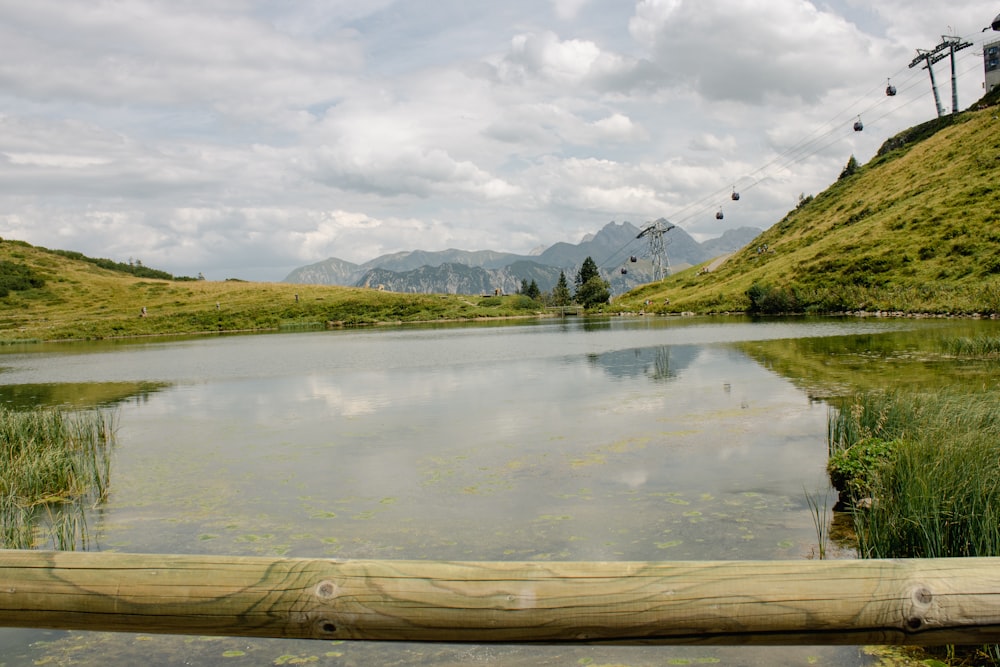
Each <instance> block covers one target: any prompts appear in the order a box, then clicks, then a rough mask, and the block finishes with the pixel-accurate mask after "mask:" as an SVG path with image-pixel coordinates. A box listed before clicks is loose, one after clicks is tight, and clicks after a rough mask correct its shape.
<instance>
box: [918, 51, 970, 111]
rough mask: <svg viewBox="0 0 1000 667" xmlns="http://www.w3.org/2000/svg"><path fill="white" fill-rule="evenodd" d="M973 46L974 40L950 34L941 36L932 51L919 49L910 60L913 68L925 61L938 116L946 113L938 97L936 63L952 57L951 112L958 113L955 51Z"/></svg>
mask: <svg viewBox="0 0 1000 667" xmlns="http://www.w3.org/2000/svg"><path fill="white" fill-rule="evenodd" d="M970 46H972V42H965V41H962V38H961V37H952V36H949V35H942V36H941V43H940V44H938V45H937V46H935V47H934V48H933V49H932V50H931V51H925V50H924V49H917V57H916V58H914V59H913V60H912V61H910V69H913V68H914V67H916V66H917V65H919V64H920V61H924V62H925V63H926V64H925V65H924V69H925V70H927V72H928V73H929V74H930V76H931V90H933V91H934V104H935V106H937V114H938V118H940V117H941V116H943V115H944V107H943V106H941V98H939V97H938V89H937V83H936V82H935V81H934V63H936V62H938V61H939V60H944V59H945V58H947V57H949V56H950V57H951V112H952V113H958V83H957V81H956V77H955V52H956V51H961V50H962V49H967V48H968V47H970Z"/></svg>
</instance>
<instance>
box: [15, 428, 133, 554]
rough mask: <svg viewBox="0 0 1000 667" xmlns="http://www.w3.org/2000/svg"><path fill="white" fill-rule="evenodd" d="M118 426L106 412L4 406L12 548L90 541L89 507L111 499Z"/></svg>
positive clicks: (65, 545) (66, 545) (61, 546)
mask: <svg viewBox="0 0 1000 667" xmlns="http://www.w3.org/2000/svg"><path fill="white" fill-rule="evenodd" d="M114 432H115V416H114V415H113V414H111V413H107V412H104V411H100V410H90V411H84V412H64V411H60V410H51V409H48V410H29V411H13V410H9V409H6V408H0V469H3V470H4V471H5V472H4V474H3V476H2V477H0V537H2V539H3V545H2V546H3V547H4V548H29V547H31V546H34V545H35V544H36V543H38V542H42V543H44V544H47V545H51V546H52V547H54V548H59V549H72V548H75V547H76V545H77V544H82V545H85V544H86V521H85V519H84V513H83V510H84V507H85V505H87V504H88V503H89V504H96V503H99V502H102V501H104V500H105V499H107V495H108V489H109V482H110V478H111V450H112V448H113V444H114ZM42 529H44V530H42ZM39 531H42V532H41V534H39Z"/></svg>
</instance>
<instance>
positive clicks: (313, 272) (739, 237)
mask: <svg viewBox="0 0 1000 667" xmlns="http://www.w3.org/2000/svg"><path fill="white" fill-rule="evenodd" d="M663 222H666V221H663ZM640 231H641V230H640V229H639V228H638V227H636V226H635V225H633V224H632V223H629V222H622V223H615V222H609V223H608V224H607V225H605V226H604V228H603V229H601V230H600V231H599V232H597V233H596V234H593V235H590V234H588V235H587V236H586V237H584V239H583V240H582V241H581V242H580V243H577V244H572V243H565V242H560V243H556V244H554V245H552V246H549V247H548V248H545V249H544V250H542V251H541V252H539V253H538V254H532V255H518V254H515V253H507V252H497V251H493V250H474V251H469V250H454V249H451V250H441V251H425V250H413V251H409V252H397V253H392V254H389V255H382V256H381V257H376V258H375V259H373V260H370V261H367V262H365V263H364V264H354V263H353V262H347V261H345V260H342V259H337V258H336V257H331V258H330V259H326V260H323V261H322V262H317V263H316V264H310V265H308V266H303V267H300V268H298V269H295V270H294V271H292V272H291V273H289V274H288V276H287V277H286V278H285V280H284V282H287V283H309V284H319V285H345V286H354V287H372V288H384V289H386V290H389V291H392V292H410V293H430V294H492V293H494V291H495V290H498V289H499V290H502V291H503V292H504V293H505V294H511V293H514V292H516V291H517V290H518V289H520V287H521V281H522V280H527V281H528V282H529V283H530V282H531V281H532V280H534V281H535V283H536V284H537V285H538V288H539V289H540V290H542V291H543V292H547V291H550V290H552V288H553V287H555V285H556V283H557V282H558V280H559V273H560V271H562V272H565V274H566V279H567V280H568V281H569V283H570V286H571V288H572V284H573V279H574V278H575V277H576V273H577V271H578V270H579V268H580V265H581V264H582V263H583V260H584V259H586V258H587V257H591V258H593V260H594V261H595V262H597V263H598V266H599V267H600V269H601V272H602V274H604V277H605V278H606V279H607V280H608V281H609V282H610V283H611V289H612V292H613V293H615V294H620V293H622V292H626V291H628V290H630V289H632V288H633V287H635V286H636V285H640V284H643V283H648V282H651V281H652V280H653V264H652V261H651V259H650V254H649V247H648V245H647V244H646V242H645V240H644V239H637V238H636V237H637V236H638V235H639V232H640ZM761 232H762V230H760V229H758V228H756V227H740V228H738V229H731V230H729V231H727V232H725V233H724V234H723V235H722V236H720V237H718V238H714V239H709V240H708V241H705V242H704V243H699V242H698V241H695V240H694V239H693V238H691V236H690V235H689V234H688V233H687V232H685V231H684V230H683V229H681V228H680V227H674V228H673V229H672V230H670V231H669V232H667V235H666V237H665V240H666V244H667V245H666V252H667V260H668V262H669V265H670V268H671V270H679V269H683V268H687V267H689V266H693V265H695V264H701V263H702V262H706V261H708V260H710V259H712V258H714V257H718V256H719V255H724V254H726V253H730V252H735V251H736V250H739V249H741V248H743V247H744V246H746V245H747V244H749V243H750V242H751V241H753V239H755V238H756V237H757V236H758V235H760V234H761ZM633 256H634V257H635V258H636V261H635V262H632V261H631V258H632V257H633ZM623 268H624V269H625V271H626V272H625V273H623V272H622V269H623Z"/></svg>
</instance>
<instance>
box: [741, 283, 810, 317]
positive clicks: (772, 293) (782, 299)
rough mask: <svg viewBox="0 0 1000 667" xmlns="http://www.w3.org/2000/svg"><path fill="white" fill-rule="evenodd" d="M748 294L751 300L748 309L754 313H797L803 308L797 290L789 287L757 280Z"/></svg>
mask: <svg viewBox="0 0 1000 667" xmlns="http://www.w3.org/2000/svg"><path fill="white" fill-rule="evenodd" d="M746 295H747V298H748V299H749V300H750V307H749V308H748V309H747V310H748V312H750V313H752V314H754V315H778V314H781V313H797V312H800V311H801V309H802V307H801V305H800V304H799V299H798V296H797V295H796V294H795V290H794V289H791V288H788V287H777V286H775V285H769V284H767V283H761V282H755V283H754V284H753V285H751V286H750V289H748V290H747V291H746Z"/></svg>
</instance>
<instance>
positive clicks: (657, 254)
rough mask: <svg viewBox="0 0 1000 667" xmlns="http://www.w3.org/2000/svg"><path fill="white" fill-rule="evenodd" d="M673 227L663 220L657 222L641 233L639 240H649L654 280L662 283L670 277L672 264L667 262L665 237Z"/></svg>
mask: <svg viewBox="0 0 1000 667" xmlns="http://www.w3.org/2000/svg"><path fill="white" fill-rule="evenodd" d="M675 226H676V225H673V224H671V223H669V222H667V221H666V220H664V219H663V218H660V219H659V220H656V221H655V222H653V223H652V224H651V225H649V226H648V227H646V228H645V229H643V230H642V231H641V232H639V235H638V236H636V238H637V239H641V238H648V239H649V255H650V257H651V258H652V260H653V280H654V281H660V280H663V279H664V278H666V277H667V276H668V275H670V262H669V260H667V246H666V243H664V241H663V236H664V235H665V234H666V233H667V232H669V231H670V230H671V229H673V228H674V227H675Z"/></svg>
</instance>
